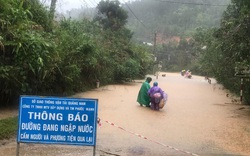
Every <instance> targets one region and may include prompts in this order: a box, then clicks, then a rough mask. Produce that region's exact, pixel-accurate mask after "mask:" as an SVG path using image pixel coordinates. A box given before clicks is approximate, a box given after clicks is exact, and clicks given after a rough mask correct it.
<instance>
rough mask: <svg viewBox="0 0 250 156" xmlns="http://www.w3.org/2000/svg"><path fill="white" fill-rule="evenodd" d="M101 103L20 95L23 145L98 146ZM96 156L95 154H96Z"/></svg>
mask: <svg viewBox="0 0 250 156" xmlns="http://www.w3.org/2000/svg"><path fill="white" fill-rule="evenodd" d="M97 120H98V99H91V98H74V97H72V98H67V97H53V96H28V95H21V96H20V101H19V116H18V131H17V143H18V148H17V155H18V154H19V144H20V143H39V144H61V145H80V146H94V150H95V146H96V134H97ZM94 153H95V151H94Z"/></svg>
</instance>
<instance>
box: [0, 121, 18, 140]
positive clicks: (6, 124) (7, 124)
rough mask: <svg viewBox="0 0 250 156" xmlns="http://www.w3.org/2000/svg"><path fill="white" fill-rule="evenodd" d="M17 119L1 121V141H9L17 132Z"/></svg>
mask: <svg viewBox="0 0 250 156" xmlns="http://www.w3.org/2000/svg"><path fill="white" fill-rule="evenodd" d="M17 120H18V119H17V117H11V118H7V119H2V120H0V140H2V139H9V138H10V137H12V136H13V135H14V134H16V132H17V124H18V123H17V122H18V121H17Z"/></svg>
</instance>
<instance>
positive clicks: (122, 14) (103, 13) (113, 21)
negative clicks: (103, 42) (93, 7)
mask: <svg viewBox="0 0 250 156" xmlns="http://www.w3.org/2000/svg"><path fill="white" fill-rule="evenodd" d="M97 9H98V13H97V15H96V17H95V19H94V20H95V21H98V22H99V23H100V25H102V27H103V28H104V29H111V30H119V29H121V28H122V27H124V26H125V24H126V23H127V18H128V15H127V12H126V11H125V10H124V9H123V8H122V7H120V2H119V1H118V0H115V1H109V0H107V1H103V0H102V1H101V2H100V3H99V4H98V5H97Z"/></svg>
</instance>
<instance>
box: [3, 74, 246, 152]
mask: <svg viewBox="0 0 250 156" xmlns="http://www.w3.org/2000/svg"><path fill="white" fill-rule="evenodd" d="M162 74H163V73H160V75H159V77H158V79H156V77H155V76H152V78H153V81H152V83H153V82H154V81H157V82H158V83H159V86H160V87H161V88H162V89H163V90H164V91H165V92H167V94H168V101H167V105H166V106H165V107H164V108H163V109H161V110H160V111H153V110H150V109H149V108H146V107H141V106H139V105H138V104H137V102H136V98H137V93H138V91H139V89H140V86H141V83H142V82H143V81H144V80H136V81H135V82H131V83H127V84H123V85H108V86H104V87H100V88H98V89H94V90H92V91H88V92H84V93H79V94H77V95H75V97H81V98H95V99H98V116H99V117H100V119H101V126H100V127H99V128H98V129H97V140H96V155H97V156H108V155H115V156H168V155H174V156H182V155H183V156H186V155H187V156H188V155H200V156H210V155H216V156H217V155H242V156H248V155H250V120H249V119H250V107H249V106H245V105H241V104H239V101H237V98H234V97H232V96H231V95H230V94H229V93H228V92H227V91H226V90H224V89H223V87H221V86H220V85H219V84H217V83H216V82H215V80H213V79H212V84H208V83H207V81H205V79H204V77H200V76H193V78H192V79H186V78H184V77H182V76H180V74H179V73H165V74H166V76H165V77H163V76H162ZM152 83H151V85H152ZM0 114H1V115H0V117H1V118H3V117H6V116H8V114H11V115H13V114H17V111H9V112H8V111H1V112H0ZM15 155H16V141H15V138H13V139H10V140H4V141H1V144H0V156H15ZM91 155H93V147H91V146H84V147H82V146H67V145H45V144H21V146H20V156H91Z"/></svg>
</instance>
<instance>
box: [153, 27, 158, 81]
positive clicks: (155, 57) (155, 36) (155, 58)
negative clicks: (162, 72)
mask: <svg viewBox="0 0 250 156" xmlns="http://www.w3.org/2000/svg"><path fill="white" fill-rule="evenodd" d="M156 38H157V32H155V34H154V49H153V54H154V61H155V62H156V61H157V56H156ZM155 62H154V66H153V74H155V73H154V68H155ZM156 70H157V69H156ZM156 79H158V72H157V71H156Z"/></svg>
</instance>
